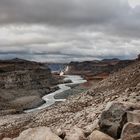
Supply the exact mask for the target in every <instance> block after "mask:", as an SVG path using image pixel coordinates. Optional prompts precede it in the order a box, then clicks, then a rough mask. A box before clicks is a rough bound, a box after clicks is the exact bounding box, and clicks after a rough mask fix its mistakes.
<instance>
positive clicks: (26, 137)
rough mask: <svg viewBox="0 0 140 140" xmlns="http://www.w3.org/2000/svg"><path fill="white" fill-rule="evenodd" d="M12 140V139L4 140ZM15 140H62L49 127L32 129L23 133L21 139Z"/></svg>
mask: <svg viewBox="0 0 140 140" xmlns="http://www.w3.org/2000/svg"><path fill="white" fill-rule="evenodd" d="M4 140H10V139H7V138H6V139H4ZM13 140H62V139H61V138H59V137H58V136H57V135H55V134H54V133H52V131H51V130H50V129H49V128H48V127H37V128H30V129H27V130H25V131H23V132H22V133H21V134H20V135H19V137H17V138H14V139H13Z"/></svg>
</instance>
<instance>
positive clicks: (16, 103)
mask: <svg viewBox="0 0 140 140" xmlns="http://www.w3.org/2000/svg"><path fill="white" fill-rule="evenodd" d="M55 81H56V80H54V77H53V76H52V74H51V71H50V69H49V68H48V67H47V66H45V65H44V64H41V63H37V62H31V61H27V60H22V59H13V60H5V61H4V60H3V61H2V60H1V61H0V93H1V94H0V110H5V109H6V110H7V109H19V110H23V109H26V108H32V107H33V106H34V105H35V106H37V105H39V104H42V103H43V101H42V99H41V97H42V96H43V95H44V94H47V93H49V92H51V91H53V90H55V88H53V86H54V85H55V84H56V82H55Z"/></svg>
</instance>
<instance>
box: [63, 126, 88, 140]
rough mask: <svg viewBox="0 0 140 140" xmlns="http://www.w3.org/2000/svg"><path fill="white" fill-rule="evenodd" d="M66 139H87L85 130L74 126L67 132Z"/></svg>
mask: <svg viewBox="0 0 140 140" xmlns="http://www.w3.org/2000/svg"><path fill="white" fill-rule="evenodd" d="M64 140H86V138H85V134H84V131H83V130H82V129H81V128H78V127H77V126H74V127H73V128H72V129H71V130H70V131H68V132H66V136H65V138H64Z"/></svg>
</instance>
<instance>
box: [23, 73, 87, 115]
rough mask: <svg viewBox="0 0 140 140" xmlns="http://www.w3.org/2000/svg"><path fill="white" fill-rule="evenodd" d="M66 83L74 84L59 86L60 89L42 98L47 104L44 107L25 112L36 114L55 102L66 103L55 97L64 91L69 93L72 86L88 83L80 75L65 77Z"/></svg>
mask: <svg viewBox="0 0 140 140" xmlns="http://www.w3.org/2000/svg"><path fill="white" fill-rule="evenodd" d="M64 77H65V78H64V81H67V80H71V81H72V83H65V84H59V85H57V86H58V87H59V89H58V90H57V91H55V92H52V93H50V94H47V95H45V96H43V97H42V99H43V100H44V101H45V102H46V103H44V104H43V105H41V106H39V107H37V108H34V109H29V110H26V111H25V112H26V113H28V112H34V111H37V110H40V109H44V108H46V107H49V106H51V105H53V104H54V103H55V102H61V101H65V100H66V99H55V98H54V97H55V95H58V94H59V93H62V92H64V91H67V90H69V89H71V87H70V85H76V84H82V83H85V82H87V81H86V80H84V79H83V78H82V77H81V76H79V75H64Z"/></svg>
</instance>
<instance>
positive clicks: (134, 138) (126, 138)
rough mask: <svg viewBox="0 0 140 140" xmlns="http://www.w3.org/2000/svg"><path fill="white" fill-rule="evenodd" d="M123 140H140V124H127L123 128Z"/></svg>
mask: <svg viewBox="0 0 140 140" xmlns="http://www.w3.org/2000/svg"><path fill="white" fill-rule="evenodd" d="M121 140H140V123H127V124H126V125H125V126H124V128H123V131H122V134H121Z"/></svg>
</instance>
